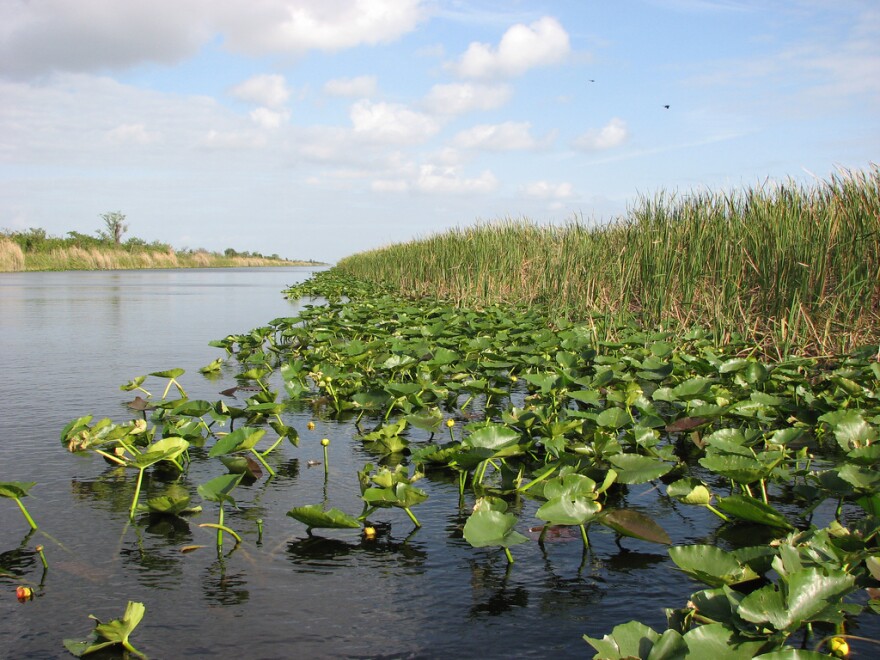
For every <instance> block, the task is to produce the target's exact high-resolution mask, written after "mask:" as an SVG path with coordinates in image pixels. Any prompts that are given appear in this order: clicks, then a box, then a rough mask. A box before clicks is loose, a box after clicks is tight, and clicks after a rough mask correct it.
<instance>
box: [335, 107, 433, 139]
mask: <svg viewBox="0 0 880 660" xmlns="http://www.w3.org/2000/svg"><path fill="white" fill-rule="evenodd" d="M350 115H351V122H352V125H353V127H354V133H355V135H357V136H359V137H361V138H364V139H366V140H368V141H371V142H383V143H392V144H415V143H418V142H423V141H425V140H427V139H428V138H430V137H431V136H432V135H434V134H435V133H437V131H439V130H440V124H439V123H438V122H437V120H436V119H434V118H433V117H431V116H429V115H426V114H423V113H421V112H415V111H413V110H410V109H409V108H407V107H406V106H404V105H399V104H396V103H373V102H372V101H367V100H362V101H358V102H357V103H355V104H354V105H352V107H351V113H350Z"/></svg>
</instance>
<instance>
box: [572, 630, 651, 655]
mask: <svg viewBox="0 0 880 660" xmlns="http://www.w3.org/2000/svg"><path fill="white" fill-rule="evenodd" d="M659 639H660V635H659V634H658V633H657V632H656V631H655V630H654V629H653V628H651V627H649V626H646V625H645V624H644V623H642V622H640V621H629V622H627V623H622V624H620V625H617V626H614V628H612V629H611V634H610V635H605V636H604V637H603V638H602V639H595V638H593V637H589V636H587V635H584V640H586V642H587V643H588V644H589V645H590V646H592V647H593V648H594V649H596V650H597V651H598V653H597V654H596V655H595V656H593V657H594V658H596V659H601V660H626V659H627V658H645V659H646V658H648V655H649V654H650V653H651V649H652V648H653V646H654V644H655V643H656V642H657V640H659Z"/></svg>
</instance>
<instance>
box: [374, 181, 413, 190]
mask: <svg viewBox="0 0 880 660" xmlns="http://www.w3.org/2000/svg"><path fill="white" fill-rule="evenodd" d="M370 190H373V191H375V192H406V191H407V190H409V184H408V183H407V182H406V181H404V180H403V179H376V180H375V181H373V182H372V183H371V184H370Z"/></svg>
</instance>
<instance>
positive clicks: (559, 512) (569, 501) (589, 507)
mask: <svg viewBox="0 0 880 660" xmlns="http://www.w3.org/2000/svg"><path fill="white" fill-rule="evenodd" d="M601 510H602V505H601V504H599V503H598V502H596V501H594V500H591V499H587V498H585V497H575V498H572V497H566V496H561V497H554V498H553V499H551V500H548V501H547V502H545V503H544V504H543V505H542V506H541V507H540V508H539V509H538V510H537V511H536V512H535V516H537V517H538V518H540V519H541V520H543V521H545V522H547V523H548V524H550V525H583V524H584V523H586V522H588V521H589V520H592V519H593V518H594V517H595V516H596V514H597V513H599V512H600V511H601Z"/></svg>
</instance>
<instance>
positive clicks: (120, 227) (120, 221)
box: [98, 211, 128, 245]
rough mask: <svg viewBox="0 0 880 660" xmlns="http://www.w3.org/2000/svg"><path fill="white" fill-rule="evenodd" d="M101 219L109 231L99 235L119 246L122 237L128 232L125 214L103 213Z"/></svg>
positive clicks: (118, 212)
mask: <svg viewBox="0 0 880 660" xmlns="http://www.w3.org/2000/svg"><path fill="white" fill-rule="evenodd" d="M101 219H102V220H103V221H104V225H105V226H106V227H107V231H99V232H98V233H99V234H101V236H102V237H104V238H106V239H107V240H110V241H113V242H114V243H116V245H119V244H120V243H121V242H122V235H123V234H124V233H125V232H127V231H128V225H127V224H125V214H124V213H121V212H120V211H110V212H108V213H102V214H101Z"/></svg>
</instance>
